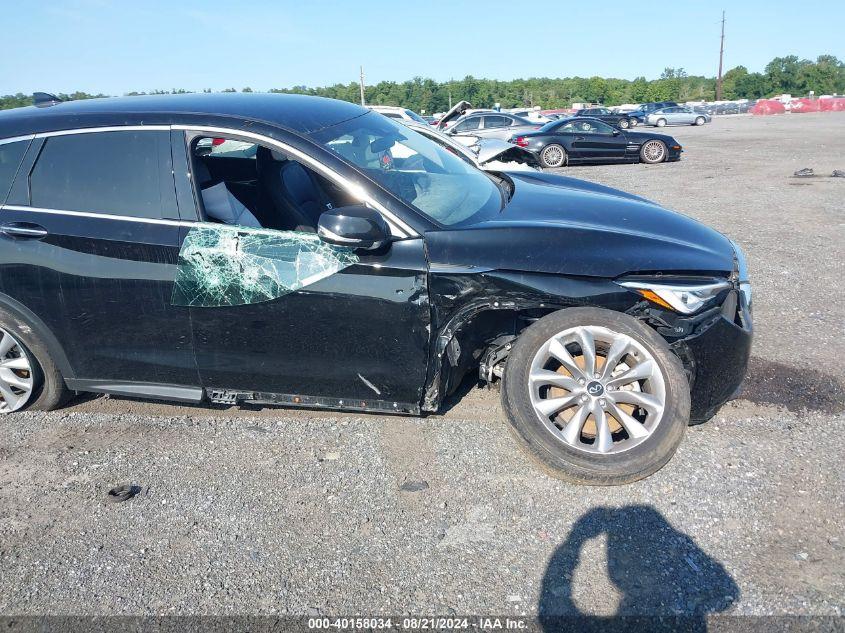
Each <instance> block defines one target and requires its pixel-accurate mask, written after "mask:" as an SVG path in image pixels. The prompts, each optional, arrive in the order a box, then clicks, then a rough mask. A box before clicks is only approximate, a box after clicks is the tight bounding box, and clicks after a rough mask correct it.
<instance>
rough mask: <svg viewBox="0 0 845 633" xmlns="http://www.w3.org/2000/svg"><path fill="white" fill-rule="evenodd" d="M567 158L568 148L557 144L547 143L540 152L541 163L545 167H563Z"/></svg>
mask: <svg viewBox="0 0 845 633" xmlns="http://www.w3.org/2000/svg"><path fill="white" fill-rule="evenodd" d="M567 160H568V156H567V155H566V150H565V149H563V147H561V146H560V145H557V144H552V145H547V146H546V147H544V148H543V151H542V152H540V163H542V165H543V167H563V166H564V165H566V163H567Z"/></svg>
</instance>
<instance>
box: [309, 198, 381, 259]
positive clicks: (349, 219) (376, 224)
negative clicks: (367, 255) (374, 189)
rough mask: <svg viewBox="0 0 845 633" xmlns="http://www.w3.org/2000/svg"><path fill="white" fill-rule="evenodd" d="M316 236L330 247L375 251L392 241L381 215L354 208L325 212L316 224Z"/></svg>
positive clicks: (360, 205)
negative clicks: (331, 245)
mask: <svg viewBox="0 0 845 633" xmlns="http://www.w3.org/2000/svg"><path fill="white" fill-rule="evenodd" d="M317 235H319V236H320V239H321V240H323V241H324V242H326V243H327V244H334V245H335V246H348V247H349V248H363V249H366V250H372V249H376V248H380V247H382V246H384V245H385V244H387V243H388V242H389V241H390V227H389V226H388V225H387V222H385V220H384V218H383V217H382V216H381V214H380V213H379V212H378V211H375V210H374V209H370V208H369V207H366V206H364V205H363V204H351V205H349V206H346V207H338V208H336V209H329V210H328V211H324V212H323V213H322V214H321V215H320V220H319V221H318V222H317Z"/></svg>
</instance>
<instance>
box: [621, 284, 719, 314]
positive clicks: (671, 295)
mask: <svg viewBox="0 0 845 633" xmlns="http://www.w3.org/2000/svg"><path fill="white" fill-rule="evenodd" d="M619 285H621V286H625V287H626V288H630V289H631V290H634V291H635V292H638V293H639V294H641V295H642V296H643V297H645V298H646V299H648V300H649V301H651V302H653V303H656V304H657V305H659V306H663V307H664V308H668V309H670V310H674V311H675V312H680V313H681V314H692V313H694V312H698V311H699V310H700V309H701V308H703V307H704V306H705V305H707V303H709V302H710V301H712V300H713V299H714V298H715V297H716V295H718V294H719V293H720V292H721V291H722V290H725V289H727V288H730V287H731V284H730V282H729V281H727V280H716V279H710V280H707V281H702V282H694V281H693V282H680V281H679V282H677V283H671V284H668V283H663V282H661V283H657V282H652V281H622V282H619Z"/></svg>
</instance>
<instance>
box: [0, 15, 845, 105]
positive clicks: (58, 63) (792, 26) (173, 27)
mask: <svg viewBox="0 0 845 633" xmlns="http://www.w3.org/2000/svg"><path fill="white" fill-rule="evenodd" d="M723 4H724V5H725V6H724V9H725V10H726V14H727V15H726V27H725V70H728V69H730V68H732V67H734V66H737V65H740V64H741V65H744V66H746V67H747V68H748V69H749V70H751V71H762V70H763V67H764V66H765V65H766V64H767V63H768V62H769V61H770V60H771V59H772V58H773V57H776V56H783V55H789V54H794V55H798V56H799V57H802V58H805V57H806V58H810V59H815V58H816V57H817V56H818V55H820V54H825V53H830V54H833V55H836V56H837V57H839V58H840V59H845V36H843V34H842V24H843V23H844V22H845V2H842V1H841V0H839V1H834V0H828V1H826V2H813V1H806V2H802V1H801V0H790V1H784V0H768V1H762V0H746V1H742V2H727V0H725V1H724V3H723ZM722 8H723V7H720V6H719V5H718V4H713V3H711V2H705V1H696V2H688V1H687V0H673V1H666V0H664V1H663V2H654V3H651V2H647V1H643V0H640V1H635V0H627V1H626V2H615V1H612V0H598V1H596V2H585V1H581V2H575V3H570V2H561V1H560V0H558V1H555V0H533V1H530V2H524V1H523V2H514V1H513V0H511V1H508V2H500V1H498V0H486V1H485V2H461V1H460V0H452V1H451V2H444V1H441V0H427V1H417V2H402V1H401V0H393V1H391V2H383V1H381V0H356V1H355V2H321V1H319V0H297V1H290V0H277V1H275V2H273V1H270V0H249V1H246V0H242V1H236V0H231V1H229V2H223V1H219V0H205V1H199V0H171V1H166V0H143V1H140V2H138V1H136V2H126V1H125V0H124V1H119V0H115V1H114V2H109V1H107V0H52V1H50V0H0V23H2V24H3V29H2V48H0V94H10V93H17V92H23V93H32V92H34V91H38V90H40V91H45V92H53V93H60V92H64V93H69V92H73V91H76V90H81V91H85V92H90V93H105V94H111V95H117V94H123V93H126V92H129V91H139V92H140V91H150V90H155V89H164V90H169V89H172V88H184V89H186V90H202V89H205V88H211V89H213V90H222V89H224V88H229V87H233V88H237V89H242V88H244V87H246V86H249V87H251V88H252V89H253V90H268V89H270V88H285V87H292V86H296V85H307V86H325V85H330V84H335V83H349V82H350V81H357V80H358V74H359V66H360V65H363V66H364V72H365V80H366V82H367V83H368V84H373V83H377V82H379V81H383V80H387V81H389V80H393V81H404V80H406V79H411V78H413V77H415V76H421V77H430V78H432V79H435V80H438V81H446V80H449V79H450V78H455V79H459V78H462V77H464V76H466V75H473V76H475V77H484V78H490V79H500V80H510V79H516V78H527V77H568V76H576V75H577V76H582V77H590V76H594V75H597V76H601V77H618V78H623V79H633V78H635V77H637V76H644V77H646V78H648V79H653V78H657V77H659V75H660V73H661V72H662V71H663V69H664V68H665V67H667V66H671V67H674V68H684V69H685V70H686V71H687V73H689V74H691V75H707V76H715V74H716V70H717V66H718V57H719V26H720V25H719V22H720V18H721V9H722Z"/></svg>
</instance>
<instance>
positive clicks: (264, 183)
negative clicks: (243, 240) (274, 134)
mask: <svg viewBox="0 0 845 633" xmlns="http://www.w3.org/2000/svg"><path fill="white" fill-rule="evenodd" d="M256 167H257V170H258V186H259V190H260V192H261V194H262V196H263V197H264V198H265V199H266V200H268V201H269V202H270V203H271V206H272V207H274V208H275V212H276V213H275V215H276V216H277V217H278V218H279V220H280V221H279V224H280V225H281V226H280V227H279V228H281V229H284V230H288V231H307V232H309V233H316V232H317V222H318V221H319V219H320V215H322V213H323V212H324V211H326V210H327V209H331V208H332V203H331V200H330V199H329V197H328V196H327V195H326V193H325V191H324V190H323V188H322V186H320V183H319V181H318V180H317V176H316V175H315V174H313V173H312V172H311V171H310V170H308V169H306V168H305V167H303V166H302V165H300V164H299V163H298V162H296V161H295V160H288V159H287V158H286V157H285V156H284V155H283V154H281V153H280V152H276V151H274V150H270V149H268V148H266V147H259V148H258V152H257V154H256Z"/></svg>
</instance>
